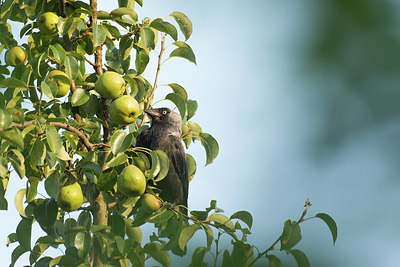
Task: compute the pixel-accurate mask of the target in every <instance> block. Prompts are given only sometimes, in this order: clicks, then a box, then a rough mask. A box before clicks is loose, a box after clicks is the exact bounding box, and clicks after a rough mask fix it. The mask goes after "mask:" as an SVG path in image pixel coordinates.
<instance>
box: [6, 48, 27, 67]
mask: <svg viewBox="0 0 400 267" xmlns="http://www.w3.org/2000/svg"><path fill="white" fill-rule="evenodd" d="M5 59H6V63H7V65H9V66H13V67H15V66H18V65H23V64H25V63H26V61H27V60H28V54H27V53H26V51H25V49H23V48H22V47H20V46H14V47H13V48H11V49H10V50H8V51H7V52H6V57H5Z"/></svg>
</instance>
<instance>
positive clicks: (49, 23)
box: [37, 12, 58, 35]
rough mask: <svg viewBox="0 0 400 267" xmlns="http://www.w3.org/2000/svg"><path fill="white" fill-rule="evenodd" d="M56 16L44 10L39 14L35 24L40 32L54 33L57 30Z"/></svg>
mask: <svg viewBox="0 0 400 267" xmlns="http://www.w3.org/2000/svg"><path fill="white" fill-rule="evenodd" d="M57 23H58V16H57V14H56V13H53V12H46V13H43V14H42V15H40V16H39V18H38V20H37V24H38V27H39V30H40V32H41V33H43V34H45V35H48V34H54V33H56V32H57V31H58V30H57Z"/></svg>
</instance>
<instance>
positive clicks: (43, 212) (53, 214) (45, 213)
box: [33, 198, 58, 235]
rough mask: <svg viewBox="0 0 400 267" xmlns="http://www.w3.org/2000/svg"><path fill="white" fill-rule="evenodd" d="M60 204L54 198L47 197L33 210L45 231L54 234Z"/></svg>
mask: <svg viewBox="0 0 400 267" xmlns="http://www.w3.org/2000/svg"><path fill="white" fill-rule="evenodd" d="M57 214H58V206H57V203H56V201H55V200H54V198H51V199H46V200H45V201H43V202H42V203H41V204H40V205H38V206H36V207H35V209H34V210H33V215H34V216H35V219H36V220H37V221H38V223H39V225H40V227H42V229H43V231H45V232H46V233H48V234H49V235H54V234H55V233H54V224H55V222H56V219H57Z"/></svg>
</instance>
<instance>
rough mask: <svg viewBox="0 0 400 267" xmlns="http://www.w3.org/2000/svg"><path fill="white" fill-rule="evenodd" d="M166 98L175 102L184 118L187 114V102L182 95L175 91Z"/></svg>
mask: <svg viewBox="0 0 400 267" xmlns="http://www.w3.org/2000/svg"><path fill="white" fill-rule="evenodd" d="M165 99H168V100H170V101H171V102H172V103H174V104H175V106H176V107H177V108H178V110H179V113H180V114H181V117H182V119H184V118H185V116H186V104H185V100H184V99H183V98H182V96H180V95H178V94H175V93H170V94H168V95H167V96H166V97H165Z"/></svg>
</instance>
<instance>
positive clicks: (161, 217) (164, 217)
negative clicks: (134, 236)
mask: <svg viewBox="0 0 400 267" xmlns="http://www.w3.org/2000/svg"><path fill="white" fill-rule="evenodd" d="M172 216H174V212H173V211H170V210H169V209H168V207H167V206H163V207H162V208H161V209H159V210H157V211H156V212H154V213H153V214H152V215H151V216H149V217H148V218H147V219H146V222H151V223H162V222H165V221H168V220H169V219H170V218H171V217H172Z"/></svg>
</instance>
